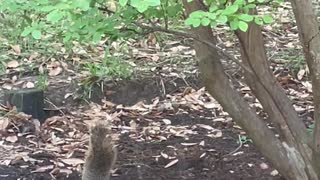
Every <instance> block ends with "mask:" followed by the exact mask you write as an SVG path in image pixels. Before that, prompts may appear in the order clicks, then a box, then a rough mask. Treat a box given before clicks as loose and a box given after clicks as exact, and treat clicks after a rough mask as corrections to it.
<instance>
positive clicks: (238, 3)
mask: <svg viewBox="0 0 320 180" xmlns="http://www.w3.org/2000/svg"><path fill="white" fill-rule="evenodd" d="M245 3H246V2H245V1H244V0H236V1H234V3H233V4H237V5H240V6H242V5H244V4H245Z"/></svg>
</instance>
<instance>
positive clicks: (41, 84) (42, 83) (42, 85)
mask: <svg viewBox="0 0 320 180" xmlns="http://www.w3.org/2000/svg"><path fill="white" fill-rule="evenodd" d="M48 84H49V83H48V76H47V75H46V74H40V75H39V76H38V77H37V81H36V87H37V88H39V89H42V90H46V89H47V88H48Z"/></svg>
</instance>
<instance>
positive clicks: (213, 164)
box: [0, 77, 281, 180]
mask: <svg viewBox="0 0 320 180" xmlns="http://www.w3.org/2000/svg"><path fill="white" fill-rule="evenodd" d="M159 81H160V79H158V78H155V79H153V78H151V79H144V80H140V81H123V82H119V83H113V84H112V83H111V85H110V84H109V85H107V86H106V87H108V88H107V90H106V91H113V92H114V94H113V95H112V96H106V99H107V100H110V101H112V102H114V103H118V104H130V105H132V104H135V103H136V102H137V101H139V100H142V99H143V100H146V101H151V99H153V98H154V97H157V96H161V94H163V89H162V88H161V87H162V86H161V85H160V84H161V83H158V82H159ZM187 81H188V82H190V83H191V84H192V85H193V86H194V87H195V88H199V87H201V83H199V81H198V78H197V77H193V78H191V79H187ZM165 82H166V83H165V85H166V93H167V94H170V93H174V92H176V91H180V92H181V91H183V89H184V88H185V87H186V84H185V81H182V80H181V79H173V80H168V81H165ZM66 91H67V87H66V88H64V89H60V91H59V92H61V93H62V92H63V93H66ZM59 92H58V91H54V89H49V91H48V92H47V95H48V98H49V99H51V100H54V99H55V100H56V101H58V100H57V99H58V98H55V97H57V96H62V97H63V96H64V94H58V93H59ZM50 94H51V96H50ZM95 94H96V95H95V98H96V100H98V99H101V96H103V94H105V92H104V93H101V92H100V93H95ZM107 94H108V93H107ZM163 98H165V97H163ZM56 103H58V102H56ZM60 103H61V104H63V103H62V102H60ZM66 103H68V105H69V106H74V107H75V106H76V105H79V104H76V102H74V104H72V102H66ZM186 111H187V112H188V113H179V112H171V111H168V112H166V111H164V112H162V113H161V115H158V116H156V117H152V116H148V115H146V116H142V115H137V116H123V117H121V122H120V123H122V124H129V123H130V121H132V120H137V119H139V121H138V123H139V127H140V128H141V130H142V129H143V127H146V126H148V125H149V123H150V120H152V121H153V122H160V121H161V120H163V119H170V120H171V122H172V125H173V126H189V127H194V130H197V132H198V133H197V134H192V135H189V136H188V139H186V138H181V137H176V136H168V137H167V140H165V141H161V142H159V141H140V142H139V141H136V140H133V139H132V138H131V137H130V135H129V134H126V133H124V134H122V135H121V136H120V139H119V141H118V142H117V144H118V147H117V149H118V159H117V162H116V165H115V168H114V172H113V175H112V178H111V179H112V180H178V179H179V180H181V179H186V180H233V179H234V180H241V179H244V180H250V179H252V180H254V179H259V180H260V179H265V180H267V179H270V180H271V179H272V180H273V179H275V180H277V179H281V176H280V175H271V172H272V171H274V169H273V168H272V166H271V165H270V164H269V163H268V162H267V160H266V159H265V158H263V156H262V155H261V154H260V153H259V152H258V151H257V149H256V148H255V147H254V146H253V144H252V143H250V142H249V141H248V142H247V143H245V144H243V145H242V146H241V147H240V146H239V143H238V137H239V134H240V133H242V131H241V129H239V128H236V126H235V124H234V123H233V122H232V121H225V122H219V121H218V122H213V121H212V117H213V116H217V114H216V112H212V111H210V110H202V111H194V110H188V109H186ZM198 124H204V125H210V126H212V127H214V128H216V129H219V130H221V132H222V134H223V135H222V136H221V137H218V138H212V137H208V136H207V133H206V130H204V129H199V127H198V126H197V125H198ZM115 131H116V130H115ZM200 142H203V143H205V145H203V146H201V145H199V143H200ZM183 143H197V145H184V144H183ZM0 152H1V149H0ZM232 152H234V153H232ZM230 153H232V154H230ZM1 154H4V153H1ZM161 154H167V155H168V156H172V157H173V156H175V157H176V159H178V162H177V163H176V164H173V165H172V166H170V167H167V168H165V166H166V165H167V164H169V163H170V162H171V161H173V160H174V159H170V158H167V159H166V158H164V157H163V156H161ZM81 156H82V157H83V154H81ZM34 158H35V159H43V160H44V161H43V164H50V163H49V162H50V158H52V157H50V156H45V155H43V156H38V157H34ZM0 160H1V156H0ZM264 163H265V164H267V165H268V166H267V168H262V167H261V164H264ZM37 166H38V164H32V163H29V162H28V163H27V164H26V163H15V164H14V165H9V166H0V179H1V180H15V179H35V180H42V179H44V180H45V179H53V176H54V177H55V178H57V179H68V180H75V179H80V173H79V172H78V171H73V173H72V174H69V175H68V176H66V175H65V174H63V173H61V174H53V175H50V174H49V172H48V171H44V172H38V173H36V172H32V171H34V170H35V169H36V167H37Z"/></svg>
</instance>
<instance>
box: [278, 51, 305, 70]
mask: <svg viewBox="0 0 320 180" xmlns="http://www.w3.org/2000/svg"><path fill="white" fill-rule="evenodd" d="M277 56H279V57H280V58H281V59H284V60H286V61H287V63H286V67H287V68H288V69H290V70H291V71H293V72H294V73H297V72H298V71H299V70H300V69H302V68H304V67H305V65H306V63H305V60H304V56H303V55H302V54H301V53H300V51H298V50H297V49H293V48H289V49H286V50H285V51H283V52H281V53H280V54H278V55H277Z"/></svg>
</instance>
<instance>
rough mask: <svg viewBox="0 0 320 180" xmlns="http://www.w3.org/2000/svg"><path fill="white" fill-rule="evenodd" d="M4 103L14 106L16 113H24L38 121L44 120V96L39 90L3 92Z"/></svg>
mask: <svg viewBox="0 0 320 180" xmlns="http://www.w3.org/2000/svg"><path fill="white" fill-rule="evenodd" d="M5 103H6V104H8V105H10V106H15V107H16V108H17V111H18V112H24V113H26V114H29V115H32V117H33V118H35V119H38V120H39V121H40V123H43V122H44V120H45V113H44V110H43V107H44V95H43V91H42V90H41V89H19V90H11V91H7V92H5Z"/></svg>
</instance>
